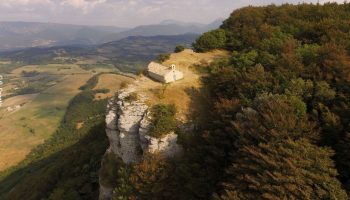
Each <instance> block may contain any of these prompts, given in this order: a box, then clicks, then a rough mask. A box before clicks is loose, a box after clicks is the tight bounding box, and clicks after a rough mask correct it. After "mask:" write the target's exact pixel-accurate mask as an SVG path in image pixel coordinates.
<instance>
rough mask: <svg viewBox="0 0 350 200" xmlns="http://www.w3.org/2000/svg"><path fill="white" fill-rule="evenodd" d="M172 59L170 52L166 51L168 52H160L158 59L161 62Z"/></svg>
mask: <svg viewBox="0 0 350 200" xmlns="http://www.w3.org/2000/svg"><path fill="white" fill-rule="evenodd" d="M169 59H170V54H168V53H166V54H160V55H159V56H158V57H157V61H158V62H160V63H163V62H165V61H167V60H169Z"/></svg>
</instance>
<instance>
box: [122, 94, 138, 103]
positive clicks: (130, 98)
mask: <svg viewBox="0 0 350 200" xmlns="http://www.w3.org/2000/svg"><path fill="white" fill-rule="evenodd" d="M138 98H139V97H138V95H137V93H135V92H133V93H130V94H129V96H127V97H125V101H126V102H129V103H130V102H133V101H137V100H138Z"/></svg>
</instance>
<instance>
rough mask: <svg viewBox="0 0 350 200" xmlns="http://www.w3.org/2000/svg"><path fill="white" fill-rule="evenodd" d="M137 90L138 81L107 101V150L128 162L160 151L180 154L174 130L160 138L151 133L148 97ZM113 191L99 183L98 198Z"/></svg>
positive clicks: (131, 162)
mask: <svg viewBox="0 0 350 200" xmlns="http://www.w3.org/2000/svg"><path fill="white" fill-rule="evenodd" d="M136 90H137V82H136V83H135V84H133V85H130V86H129V87H128V88H126V89H123V90H121V91H119V92H118V93H117V94H116V96H115V97H114V98H112V99H111V100H110V101H109V102H108V105H107V112H106V134H107V136H108V138H109V142H110V147H109V149H108V150H107V152H106V154H108V153H113V154H114V156H115V158H116V159H121V160H122V161H123V162H124V163H125V164H133V163H138V162H140V161H141V159H142V157H143V155H144V154H145V153H160V154H163V155H164V156H167V157H172V156H174V155H177V154H178V153H180V152H181V147H180V146H179V145H178V144H177V135H176V134H175V133H174V132H171V133H169V134H167V135H165V136H163V137H161V138H155V137H151V136H150V135H148V132H149V130H150V128H151V126H152V120H151V113H150V111H149V105H147V104H146V102H147V99H148V97H147V96H146V95H145V94H142V93H137V91H136ZM103 167H104V166H103V165H102V168H103ZM100 179H101V177H100ZM101 182H103V181H101V180H100V183H101ZM112 192H113V188H111V186H105V185H102V184H100V198H99V199H100V200H109V199H111V197H112Z"/></svg>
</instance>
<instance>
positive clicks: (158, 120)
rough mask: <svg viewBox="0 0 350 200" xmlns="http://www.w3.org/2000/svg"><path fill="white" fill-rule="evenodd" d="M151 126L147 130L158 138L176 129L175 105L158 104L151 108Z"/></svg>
mask: <svg viewBox="0 0 350 200" xmlns="http://www.w3.org/2000/svg"><path fill="white" fill-rule="evenodd" d="M151 113H152V123H153V126H152V128H151V130H150V132H149V135H150V136H152V137H156V138H160V137H162V136H163V135H165V134H168V133H169V132H171V131H174V130H175V129H176V118H175V114H176V107H175V105H174V104H168V105H166V104H158V105H155V106H153V107H152V108H151Z"/></svg>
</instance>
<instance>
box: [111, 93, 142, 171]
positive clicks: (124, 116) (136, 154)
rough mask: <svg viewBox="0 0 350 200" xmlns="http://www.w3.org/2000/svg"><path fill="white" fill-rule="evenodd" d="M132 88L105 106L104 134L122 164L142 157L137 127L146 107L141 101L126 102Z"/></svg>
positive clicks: (136, 160)
mask: <svg viewBox="0 0 350 200" xmlns="http://www.w3.org/2000/svg"><path fill="white" fill-rule="evenodd" d="M133 92H134V89H133V88H129V89H127V90H124V91H121V92H120V93H119V94H118V96H117V98H114V99H111V100H110V101H109V103H108V106H107V115H106V133H107V136H108V138H109V141H110V145H111V148H112V151H113V153H114V154H115V155H116V156H117V157H119V158H121V159H122V160H123V161H124V163H126V164H129V163H135V162H138V161H139V160H140V158H141V156H142V151H141V146H140V139H139V133H138V132H139V127H140V122H141V120H142V119H143V117H144V115H145V113H146V111H147V109H148V106H147V105H146V104H145V103H144V102H143V99H138V100H135V101H128V100H127V99H128V97H129V96H130V95H131V94H132V93H133Z"/></svg>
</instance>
